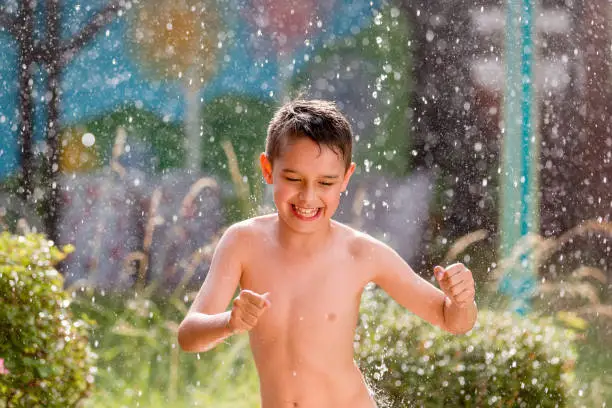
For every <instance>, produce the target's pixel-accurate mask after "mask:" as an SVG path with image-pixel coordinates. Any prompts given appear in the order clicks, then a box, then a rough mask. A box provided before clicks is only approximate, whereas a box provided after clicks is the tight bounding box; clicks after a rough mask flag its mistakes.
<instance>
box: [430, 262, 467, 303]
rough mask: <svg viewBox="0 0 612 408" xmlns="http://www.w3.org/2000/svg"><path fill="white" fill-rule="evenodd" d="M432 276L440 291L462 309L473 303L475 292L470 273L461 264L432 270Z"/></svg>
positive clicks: (437, 267)
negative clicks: (436, 281) (434, 277)
mask: <svg viewBox="0 0 612 408" xmlns="http://www.w3.org/2000/svg"><path fill="white" fill-rule="evenodd" d="M434 274H435V276H436V279H437V280H438V283H439V284H440V289H442V291H443V292H444V294H445V295H446V296H448V297H449V298H450V300H451V301H452V302H453V303H455V304H457V306H459V307H461V308H463V307H466V306H468V305H470V304H471V303H473V302H474V295H475V293H476V290H475V288H474V278H473V277H472V272H470V270H469V269H468V268H466V267H465V265H463V264H462V263H456V264H453V265H451V266H449V267H447V268H446V269H445V268H443V267H441V266H436V267H435V268H434Z"/></svg>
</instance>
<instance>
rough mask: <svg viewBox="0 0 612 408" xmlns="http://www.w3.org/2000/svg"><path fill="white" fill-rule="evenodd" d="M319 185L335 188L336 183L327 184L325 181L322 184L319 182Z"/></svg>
mask: <svg viewBox="0 0 612 408" xmlns="http://www.w3.org/2000/svg"><path fill="white" fill-rule="evenodd" d="M319 184H321V185H322V186H325V187H329V186H333V185H334V183H326V182H325V181H321V182H319Z"/></svg>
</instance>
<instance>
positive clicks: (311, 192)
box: [298, 185, 316, 203]
mask: <svg viewBox="0 0 612 408" xmlns="http://www.w3.org/2000/svg"><path fill="white" fill-rule="evenodd" d="M298 198H299V199H300V200H302V201H304V202H305V203H310V202H313V201H315V199H316V193H315V189H314V187H311V186H308V185H305V186H304V187H302V189H301V190H300V192H299V193H298Z"/></svg>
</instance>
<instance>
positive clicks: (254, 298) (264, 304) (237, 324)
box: [228, 290, 270, 333]
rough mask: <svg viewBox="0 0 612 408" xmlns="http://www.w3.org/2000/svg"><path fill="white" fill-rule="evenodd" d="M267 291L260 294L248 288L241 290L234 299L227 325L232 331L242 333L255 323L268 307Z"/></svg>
mask: <svg viewBox="0 0 612 408" xmlns="http://www.w3.org/2000/svg"><path fill="white" fill-rule="evenodd" d="M268 296H269V292H266V293H264V294H263V295H260V294H259V293H255V292H253V291H250V290H242V291H240V294H239V295H238V297H236V299H234V302H233V307H232V312H231V315H230V318H229V322H228V326H229V328H230V329H231V331H232V333H242V332H245V331H249V330H251V329H252V328H253V327H255V326H256V325H257V321H258V320H259V317H260V316H261V315H262V314H263V312H265V311H266V309H267V308H268V307H270V300H268Z"/></svg>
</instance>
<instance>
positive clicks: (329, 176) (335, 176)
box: [281, 169, 339, 179]
mask: <svg viewBox="0 0 612 408" xmlns="http://www.w3.org/2000/svg"><path fill="white" fill-rule="evenodd" d="M281 173H295V174H300V172H299V171H295V170H293V169H282V170H281ZM320 177H321V178H326V179H337V178H339V176H338V175H324V176H320Z"/></svg>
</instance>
